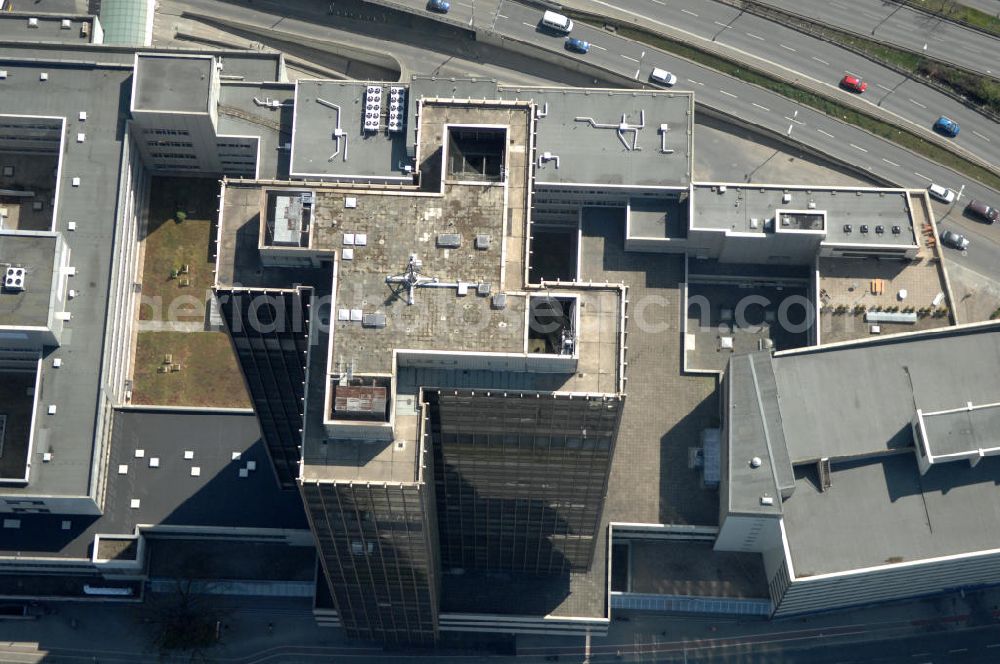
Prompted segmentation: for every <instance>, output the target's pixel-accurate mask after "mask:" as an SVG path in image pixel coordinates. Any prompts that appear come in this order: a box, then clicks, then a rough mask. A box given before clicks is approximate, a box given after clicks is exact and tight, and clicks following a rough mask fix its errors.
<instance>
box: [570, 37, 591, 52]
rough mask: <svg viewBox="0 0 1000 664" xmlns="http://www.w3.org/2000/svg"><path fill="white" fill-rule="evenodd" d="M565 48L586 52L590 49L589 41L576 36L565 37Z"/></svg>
mask: <svg viewBox="0 0 1000 664" xmlns="http://www.w3.org/2000/svg"><path fill="white" fill-rule="evenodd" d="M566 48H567V49H569V50H570V51H573V52H575V53H586V52H587V51H589V50H590V42H589V41H584V40H582V39H577V38H576V37H567V38H566Z"/></svg>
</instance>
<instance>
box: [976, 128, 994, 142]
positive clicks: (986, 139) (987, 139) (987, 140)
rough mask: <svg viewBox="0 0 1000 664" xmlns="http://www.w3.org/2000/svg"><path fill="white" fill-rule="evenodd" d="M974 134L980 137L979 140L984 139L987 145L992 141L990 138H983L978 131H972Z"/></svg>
mask: <svg viewBox="0 0 1000 664" xmlns="http://www.w3.org/2000/svg"><path fill="white" fill-rule="evenodd" d="M972 133H973V134H975V135H976V136H978V137H979V138H981V139H983V140H984V141H986V142H987V143H989V142H990V139H989V138H988V137H986V136H983V135H982V134H980V133H979V132H978V131H976V130H975V129H973V130H972Z"/></svg>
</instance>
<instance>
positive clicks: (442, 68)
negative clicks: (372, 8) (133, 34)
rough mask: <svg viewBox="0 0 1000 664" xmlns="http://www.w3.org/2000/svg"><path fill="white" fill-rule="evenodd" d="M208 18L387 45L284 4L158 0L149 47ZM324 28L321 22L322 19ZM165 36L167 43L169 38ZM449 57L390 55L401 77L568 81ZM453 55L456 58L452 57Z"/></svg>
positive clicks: (397, 51)
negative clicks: (189, 22)
mask: <svg viewBox="0 0 1000 664" xmlns="http://www.w3.org/2000/svg"><path fill="white" fill-rule="evenodd" d="M185 11H187V12H194V13H197V14H201V15H205V16H212V17H214V18H217V19H219V20H231V21H237V22H241V23H246V24H249V25H253V26H256V27H257V28H258V29H260V30H261V31H262V32H263V33H265V34H266V33H267V32H268V31H269V30H270V29H271V28H275V29H278V30H281V31H283V32H291V33H294V34H296V35H301V36H303V37H307V38H312V39H319V40H325V41H329V42H330V43H331V46H335V45H336V44H338V43H341V44H351V45H353V46H357V47H358V48H362V49H367V50H369V51H372V52H375V53H377V52H385V51H386V43H387V42H386V40H385V39H384V38H382V37H381V36H378V35H369V34H363V33H360V32H359V31H357V30H350V29H348V28H347V27H337V26H333V25H329V24H328V23H327V24H325V25H324V24H322V23H321V22H320V21H317V20H315V17H314V14H315V13H316V12H313V11H310V12H308V13H301V12H298V11H296V10H295V8H294V7H290V5H289V3H285V2H281V1H280V0H254V2H253V3H252V4H242V3H230V2H219V1H218V0H159V1H158V3H157V11H156V18H155V24H154V28H155V29H154V40H153V45H154V46H164V47H189V46H190V42H180V41H175V40H173V39H172V38H170V37H172V36H173V30H172V29H171V28H170V25H169V24H171V23H176V22H177V21H179V20H180V18H179V17H180V15H181V14H182V13H183V12H185ZM277 14H280V15H282V16H283V19H282V21H281V22H280V24H279V25H275V20H274V17H275V15H277ZM323 22H324V23H325V22H326V20H325V18H324V21H323ZM168 36H169V37H168ZM452 51H453V52H452V53H442V52H438V51H433V50H429V49H428V48H426V47H425V46H424V45H423V44H422V43H421V42H419V41H416V40H412V41H406V40H400V41H394V42H392V48H391V53H392V55H393V56H394V57H395V58H396V59H397V60H398V61H399V62H400V64H401V65H402V66H403V69H404V73H403V76H404V77H405V76H407V75H408V74H407V72H408V73H419V74H427V75H431V76H444V77H451V76H453V77H458V78H462V77H476V78H491V79H495V80H497V81H500V82H503V83H508V84H512V85H545V84H554V83H562V84H565V81H566V79H567V76H566V73H565V72H560V76H558V77H551V76H545V75H544V69H543V68H541V67H537V68H536V69H537V71H534V72H524V71H519V70H516V69H513V68H511V67H509V66H508V67H505V66H502V65H500V64H496V63H493V62H483V61H482V60H481V59H478V58H477V57H476V55H475V54H473V53H462V49H461V48H455V49H452ZM456 53H457V54H456ZM578 79H579V80H578V81H577V82H578V83H579V84H583V83H584V82H588V83H589V82H590V79H585V78H583V77H578Z"/></svg>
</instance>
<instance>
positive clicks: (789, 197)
mask: <svg viewBox="0 0 1000 664" xmlns="http://www.w3.org/2000/svg"><path fill="white" fill-rule="evenodd" d="M781 202H782V203H785V204H787V203H791V202H792V195H791V194H790V193H788V192H787V191H786V192H785V193H784V194H782V195H781Z"/></svg>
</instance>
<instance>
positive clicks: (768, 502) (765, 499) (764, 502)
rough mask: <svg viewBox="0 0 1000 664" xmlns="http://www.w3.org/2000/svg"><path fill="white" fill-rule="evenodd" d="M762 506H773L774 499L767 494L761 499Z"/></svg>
mask: <svg viewBox="0 0 1000 664" xmlns="http://www.w3.org/2000/svg"><path fill="white" fill-rule="evenodd" d="M760 504H761V505H765V506H769V505H773V504H774V498H772V497H771V496H769V495H767V494H766V493H765V494H764V495H763V496H761V497H760Z"/></svg>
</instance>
